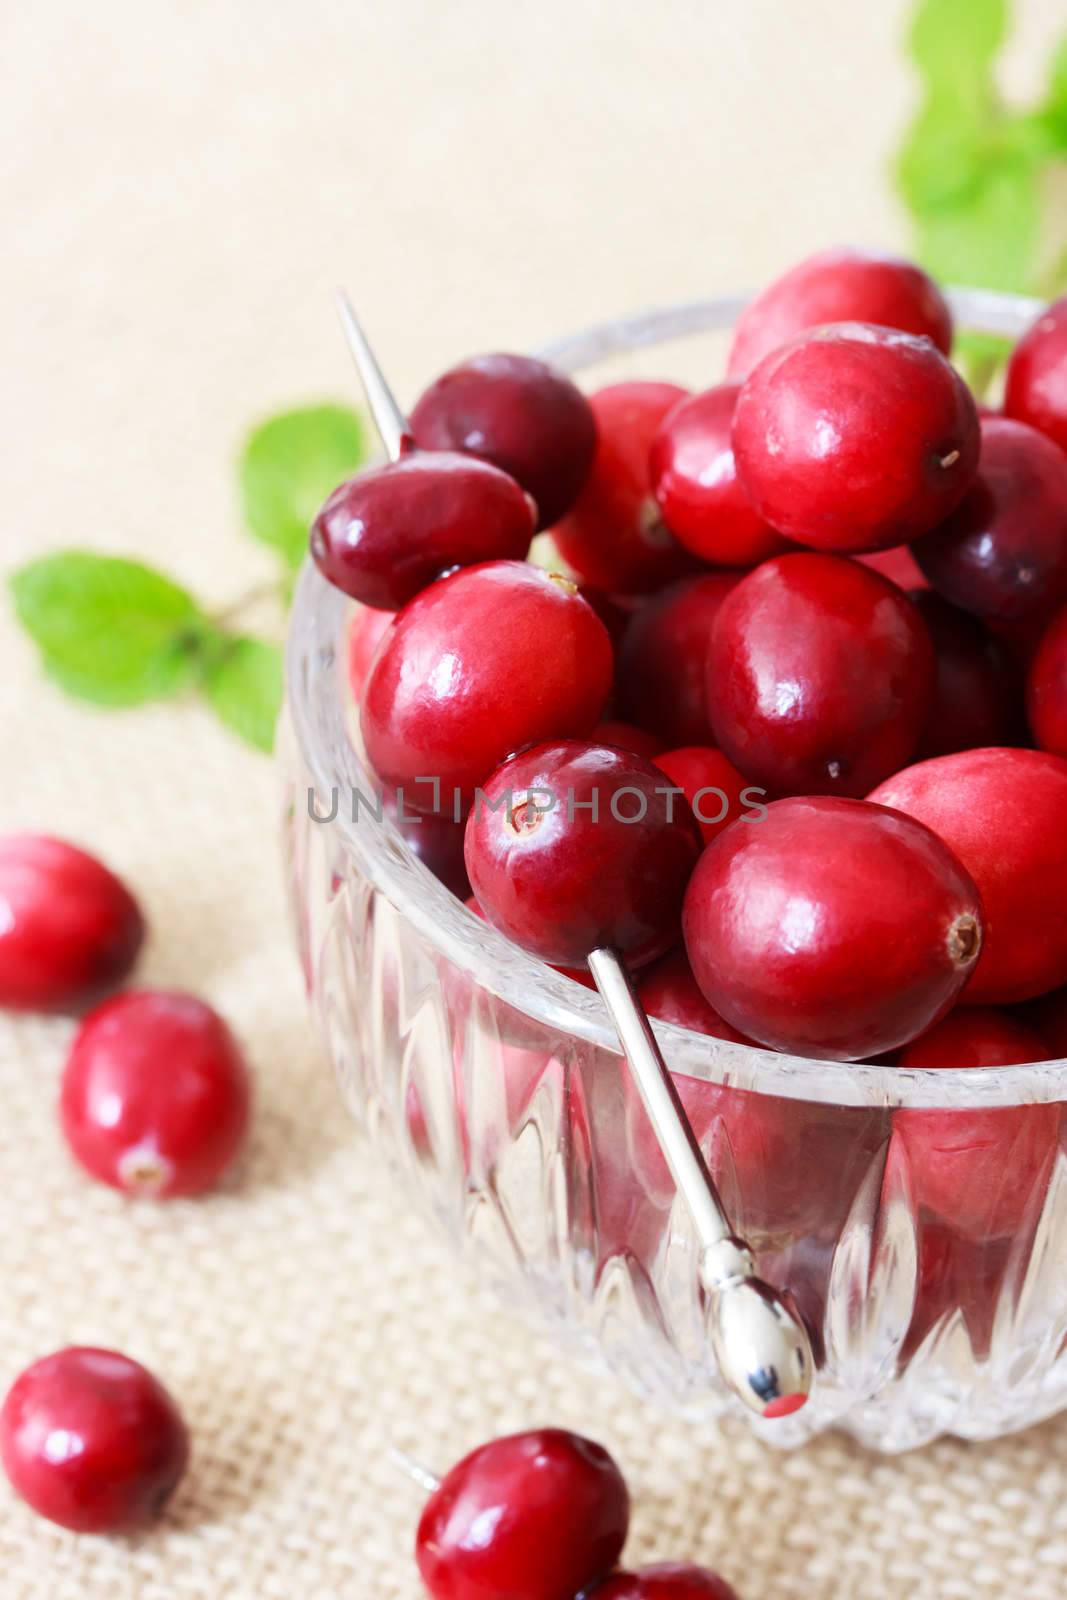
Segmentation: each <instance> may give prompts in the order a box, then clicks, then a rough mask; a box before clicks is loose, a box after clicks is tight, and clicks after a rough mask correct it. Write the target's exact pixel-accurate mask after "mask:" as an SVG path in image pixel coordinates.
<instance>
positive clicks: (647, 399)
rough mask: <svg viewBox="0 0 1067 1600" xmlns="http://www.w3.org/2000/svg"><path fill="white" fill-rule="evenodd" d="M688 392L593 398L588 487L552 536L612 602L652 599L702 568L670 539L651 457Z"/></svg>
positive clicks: (606, 393) (671, 389)
mask: <svg viewBox="0 0 1067 1600" xmlns="http://www.w3.org/2000/svg"><path fill="white" fill-rule="evenodd" d="M685 394H686V390H685V389H680V388H679V387H678V385H677V384H675V383H636V382H635V383H616V384H613V385H611V387H610V388H607V389H601V390H600V391H599V392H598V393H597V394H594V395H593V396H592V397H591V404H592V407H593V414H594V416H595V417H596V425H597V447H596V454H595V456H594V457H593V465H592V469H591V471H590V473H589V476H588V478H587V479H586V482H585V487H584V489H583V490H582V492H581V494H580V495H579V496H578V499H577V500H576V501H575V503H574V505H573V506H572V507H571V509H570V511H569V512H568V513H567V515H566V516H565V517H564V518H563V520H562V521H561V522H559V523H558V524H557V525H556V527H555V528H554V529H553V534H552V536H553V538H554V539H555V542H556V545H557V547H558V549H559V551H560V554H561V555H562V556H563V559H564V560H565V561H567V562H568V563H569V564H570V566H571V567H572V568H573V569H574V571H575V572H576V573H577V574H578V576H579V577H580V578H581V579H582V580H583V582H585V583H592V584H595V585H596V586H597V587H598V588H601V589H606V590H607V591H608V592H609V593H610V594H647V593H649V592H650V591H651V590H653V589H660V588H662V587H663V585H664V584H665V583H670V582H671V580H672V579H674V578H678V577H681V576H682V574H683V573H685V572H690V571H692V570H693V568H694V567H695V565H696V563H695V562H694V560H693V557H692V556H691V555H690V554H689V552H688V551H687V550H684V549H683V548H682V546H681V545H679V544H678V543H677V541H676V540H675V539H674V537H673V535H671V534H670V533H668V531H667V529H666V527H665V526H664V524H663V519H662V517H661V516H660V513H659V508H658V506H657V505H656V502H655V500H654V499H653V497H652V477H651V473H650V471H649V452H650V450H651V448H652V441H653V439H654V438H655V436H656V433H657V432H658V430H659V425H660V423H661V422H662V421H663V419H664V417H665V416H666V415H667V412H668V411H670V409H671V407H672V406H674V405H676V404H677V403H678V401H679V400H681V399H683V398H684V396H685Z"/></svg>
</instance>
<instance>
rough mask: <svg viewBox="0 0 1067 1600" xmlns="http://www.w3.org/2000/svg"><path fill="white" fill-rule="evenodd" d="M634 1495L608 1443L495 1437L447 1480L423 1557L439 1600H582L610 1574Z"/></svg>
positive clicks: (427, 1516) (418, 1550) (422, 1543)
mask: <svg viewBox="0 0 1067 1600" xmlns="http://www.w3.org/2000/svg"><path fill="white" fill-rule="evenodd" d="M629 1522H630V1496H629V1493H628V1491H627V1488H626V1483H625V1480H624V1479H623V1476H622V1473H621V1472H620V1471H619V1469H618V1467H617V1466H616V1465H615V1462H614V1461H613V1460H612V1458H611V1456H610V1455H609V1454H608V1452H607V1451H606V1450H605V1449H604V1448H603V1446H602V1445H599V1444H594V1443H593V1441H592V1440H591V1439H583V1438H582V1437H581V1436H580V1435H579V1434H576V1433H566V1432H564V1431H563V1430H562V1429H560V1428H539V1429H536V1430H535V1431H533V1432H530V1433H517V1434H512V1435H510V1436H509V1437H507V1438H504V1439H494V1440H493V1441H492V1442H491V1443H489V1444H484V1445H482V1446H481V1447H480V1449H477V1450H472V1451H471V1453H470V1455H468V1456H464V1458H463V1460H462V1461H460V1462H459V1463H458V1464H457V1465H456V1466H454V1467H453V1468H452V1470H451V1472H448V1473H446V1474H445V1476H444V1478H443V1479H442V1480H441V1483H440V1486H439V1487H438V1488H437V1489H435V1490H434V1492H433V1494H432V1495H431V1496H430V1498H429V1500H428V1501H427V1503H426V1508H425V1510H424V1511H423V1514H422V1518H421V1520H420V1522H419V1529H418V1534H417V1537H416V1541H415V1556H416V1560H417V1561H418V1566H419V1572H420V1574H421V1577H422V1581H423V1583H424V1584H425V1585H426V1588H427V1589H428V1590H429V1592H430V1595H431V1596H432V1600H490V1597H497V1596H499V1597H500V1600H503V1597H504V1596H505V1595H514V1596H516V1597H517V1596H519V1595H521V1596H522V1600H575V1596H577V1595H579V1594H580V1593H581V1591H582V1590H583V1589H587V1588H588V1587H589V1585H590V1584H592V1583H595V1582H596V1580H597V1579H598V1578H601V1577H603V1575H604V1574H605V1573H606V1572H610V1571H611V1569H612V1567H613V1566H614V1565H615V1562H616V1561H617V1560H618V1557H619V1553H620V1551H621V1550H622V1547H623V1544H624V1543H625V1541H626V1533H627V1529H628V1527H629Z"/></svg>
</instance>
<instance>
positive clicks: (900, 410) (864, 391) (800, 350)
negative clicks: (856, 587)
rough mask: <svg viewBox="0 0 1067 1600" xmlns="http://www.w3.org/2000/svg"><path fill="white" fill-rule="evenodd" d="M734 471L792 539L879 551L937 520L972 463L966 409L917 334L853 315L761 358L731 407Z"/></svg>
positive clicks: (961, 388) (972, 431)
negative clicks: (855, 318)
mask: <svg viewBox="0 0 1067 1600" xmlns="http://www.w3.org/2000/svg"><path fill="white" fill-rule="evenodd" d="M732 437H733V447H734V455H735V456H736V459H737V471H738V476H739V477H740V479H741V483H742V484H743V486H744V488H745V490H746V491H747V493H748V495H749V498H750V499H751V500H752V502H753V504H754V505H755V507H756V509H757V511H759V513H760V514H761V515H762V516H763V517H764V518H765V519H766V521H767V522H769V523H770V524H771V526H772V527H774V528H777V529H778V530H779V531H780V532H781V533H784V534H787V535H788V537H789V538H791V539H796V540H798V541H799V543H801V544H806V545H812V546H814V547H815V548H816V549H820V550H836V551H839V552H842V553H848V552H854V551H861V550H887V549H890V548H891V547H892V546H894V545H899V544H906V543H908V541H909V540H911V539H914V538H915V537H916V535H918V534H921V533H926V532H928V531H929V529H931V528H934V527H936V526H937V524H938V523H939V522H942V521H943V520H944V518H945V517H946V516H947V515H948V513H949V512H950V511H951V510H952V509H953V508H954V507H955V506H956V505H957V504H958V503H959V501H960V499H961V498H962V497H963V495H964V494H965V493H966V492H967V490H968V488H969V487H970V485H971V482H972V481H973V479H974V474H975V469H976V467H977V465H978V440H979V435H978V415H977V412H976V411H975V408H974V401H973V400H972V399H971V395H970V392H969V390H968V389H967V386H966V384H965V383H964V382H963V380H962V378H961V377H960V376H959V374H958V373H956V372H955V371H954V370H953V368H952V367H950V366H949V364H948V362H947V361H946V360H945V358H944V356H943V355H941V354H940V353H939V352H938V351H937V350H936V349H935V348H934V346H933V345H932V344H930V342H929V340H926V339H916V338H915V337H914V336H913V335H911V334H908V333H895V332H892V331H891V330H890V329H888V328H876V327H872V326H868V325H866V324H864V323H858V322H842V323H836V324H834V325H832V326H830V327H828V328H819V329H816V330H814V331H813V332H810V333H804V334H801V335H800V336H799V338H797V339H794V340H793V341H792V342H791V343H790V344H787V345H784V346H783V347H782V349H780V350H777V351H775V352H774V354H772V355H769V356H766V357H765V358H764V360H763V361H761V362H760V364H759V366H758V367H757V368H756V370H755V371H754V372H753V373H752V374H751V376H750V377H749V378H747V379H746V380H745V383H744V385H743V387H742V389H741V393H740V395H739V396H738V400H737V409H736V410H735V412H734V425H733V435H732Z"/></svg>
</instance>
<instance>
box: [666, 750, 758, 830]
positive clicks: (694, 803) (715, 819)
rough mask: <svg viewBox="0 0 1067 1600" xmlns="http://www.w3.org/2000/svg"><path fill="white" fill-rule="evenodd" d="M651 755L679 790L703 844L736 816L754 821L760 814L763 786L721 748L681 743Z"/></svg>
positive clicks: (726, 826)
mask: <svg viewBox="0 0 1067 1600" xmlns="http://www.w3.org/2000/svg"><path fill="white" fill-rule="evenodd" d="M654 759H655V763H656V765H657V767H659V768H660V770H661V771H662V772H665V773H666V774H667V776H668V778H670V780H671V782H672V783H675V784H677V785H678V788H679V789H681V790H682V792H683V794H684V795H685V798H686V799H687V800H688V802H689V806H690V809H691V811H692V813H693V815H694V817H695V818H696V820H697V826H698V828H699V829H700V832H701V834H702V836H703V839H704V843H705V844H710V843H711V841H712V839H716V838H718V836H719V834H720V833H722V831H723V829H724V828H728V827H729V826H730V824H731V822H736V821H737V820H738V818H739V817H747V818H749V819H750V820H752V821H755V820H758V819H759V817H761V816H762V814H763V807H762V805H761V801H762V800H763V799H764V798H765V796H766V790H765V789H759V788H756V787H755V786H754V785H753V784H750V783H749V781H748V779H747V778H746V777H743V776H742V774H741V773H740V772H738V770H737V768H736V767H735V766H734V765H733V763H732V762H730V761H727V759H726V757H725V756H724V755H723V753H722V751H721V750H713V749H711V748H710V747H708V746H706V745H705V746H701V745H683V746H682V747H681V748H680V749H678V750H666V751H664V753H663V754H662V755H659V756H656V757H655V758H654Z"/></svg>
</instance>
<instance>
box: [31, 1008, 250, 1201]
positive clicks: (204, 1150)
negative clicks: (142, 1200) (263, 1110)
mask: <svg viewBox="0 0 1067 1600" xmlns="http://www.w3.org/2000/svg"><path fill="white" fill-rule="evenodd" d="M250 1099H251V1090H250V1084H249V1078H248V1070H247V1068H246V1066H245V1063H244V1059H243V1057H242V1055H241V1052H240V1050H239V1049H238V1047H237V1045H236V1043H235V1041H234V1038H233V1035H232V1034H231V1033H230V1030H229V1028H227V1026H226V1024H225V1023H224V1022H223V1020H222V1018H221V1017H220V1016H219V1015H218V1013H217V1012H215V1011H213V1010H212V1009H211V1007H210V1006H208V1005H205V1004H204V1002H203V1001H202V1000H197V999H194V997H193V996H192V995H187V994H178V993H174V992H170V991H166V990H161V989H140V990H130V991H129V992H128V993H126V994H120V995H118V996H117V997H116V998H115V999H114V1000H107V1001H105V1002H104V1004H103V1005H101V1006H97V1008H96V1009H95V1011H91V1012H90V1013H89V1015H88V1016H87V1017H86V1018H85V1020H84V1022H83V1023H82V1025H81V1027H80V1029H79V1030H78V1033H77V1035H76V1037H75V1040H74V1044H73V1045H72V1047H71V1052H70V1055H69V1056H68V1058H67V1065H66V1070H65V1072H64V1074H63V1089H62V1097H61V1101H60V1115H61V1118H62V1123H63V1132H64V1134H65V1135H66V1139H67V1143H68V1144H69V1146H70V1148H71V1150H72V1151H73V1153H74V1155H75V1156H76V1157H77V1159H78V1160H79V1161H80V1162H81V1164H82V1166H83V1167H84V1168H85V1169H86V1171H87V1172H89V1173H91V1174H92V1176H93V1177H94V1178H98V1179H99V1180H100V1182H101V1183H109V1184H111V1185H112V1187H113V1188H115V1189H121V1190H123V1191H124V1193H126V1194H130V1195H148V1196H151V1197H152V1198H154V1199H169V1198H171V1197H172V1196H174V1195H191V1194H200V1193H201V1192H202V1191H203V1190H205V1189H210V1188H211V1187H212V1186H213V1185H214V1184H216V1183H217V1182H218V1180H219V1179H220V1178H221V1176H222V1174H223V1173H224V1171H225V1170H226V1168H227V1167H228V1166H229V1165H230V1163H231V1161H232V1160H233V1158H234V1156H235V1155H236V1154H237V1151H238V1150H239V1148H240V1146H241V1144H242V1142H243V1140H244V1136H245V1131H246V1129H247V1126H248V1114H249V1103H250Z"/></svg>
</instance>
